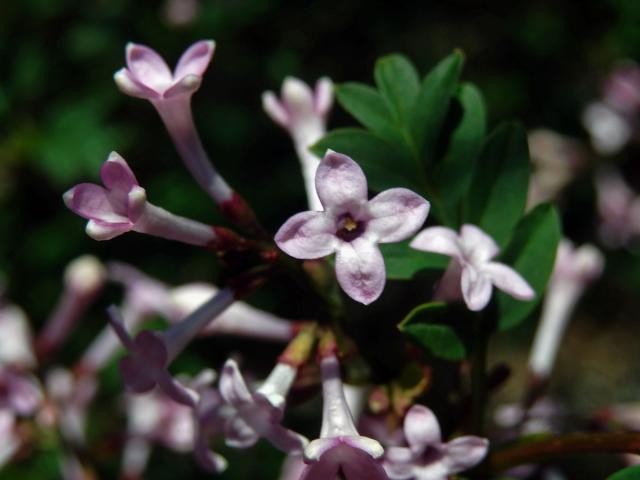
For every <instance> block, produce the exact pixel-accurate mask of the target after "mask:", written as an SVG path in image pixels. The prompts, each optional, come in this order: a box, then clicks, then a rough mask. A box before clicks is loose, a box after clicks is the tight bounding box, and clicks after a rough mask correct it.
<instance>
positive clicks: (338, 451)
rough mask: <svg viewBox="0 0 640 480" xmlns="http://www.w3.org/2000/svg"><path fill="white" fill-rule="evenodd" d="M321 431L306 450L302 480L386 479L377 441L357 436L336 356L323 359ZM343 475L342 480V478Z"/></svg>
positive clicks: (381, 452)
mask: <svg viewBox="0 0 640 480" xmlns="http://www.w3.org/2000/svg"><path fill="white" fill-rule="evenodd" d="M320 368H321V371H322V397H323V406H322V429H321V432H320V438H318V439H316V440H313V441H312V442H311V443H309V445H307V447H306V448H305V450H304V455H305V462H306V463H307V464H308V465H307V467H306V468H305V469H304V471H303V473H302V476H301V477H300V480H335V479H337V478H345V479H346V480H359V479H362V478H367V479H369V480H387V479H388V477H387V474H386V473H385V471H384V469H383V468H382V465H381V464H380V462H379V459H380V458H381V457H382V455H383V454H384V449H383V448H382V445H380V443H378V442H377V441H376V440H374V439H372V438H368V437H363V436H361V435H359V434H358V431H357V430H356V427H355V425H354V423H353V418H352V416H351V412H350V411H349V407H348V406H347V402H346V399H345V396H344V390H343V387H342V380H341V379H340V364H339V363H338V359H337V358H336V357H335V356H334V355H330V356H327V357H325V358H323V359H322V360H321V364H320ZM339 475H341V477H339Z"/></svg>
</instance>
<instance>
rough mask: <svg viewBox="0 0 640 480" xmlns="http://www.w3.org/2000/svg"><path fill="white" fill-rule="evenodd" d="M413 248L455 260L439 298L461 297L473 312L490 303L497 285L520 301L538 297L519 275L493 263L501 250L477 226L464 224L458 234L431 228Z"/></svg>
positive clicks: (439, 228) (503, 265)
mask: <svg viewBox="0 0 640 480" xmlns="http://www.w3.org/2000/svg"><path fill="white" fill-rule="evenodd" d="M410 246H411V247H412V248H415V249H416V250H422V251H424V252H434V253H439V254H442V255H447V256H450V257H452V258H453V260H452V261H451V263H450V264H449V268H448V269H447V271H446V272H445V274H444V277H443V279H442V281H441V282H440V287H439V293H437V294H436V297H437V298H438V299H444V300H454V299H458V298H460V297H461V296H462V297H463V298H464V301H465V303H466V304H467V307H468V308H469V309H470V310H473V311H478V310H482V309H483V308H485V307H486V306H487V304H488V303H489V301H490V300H491V293H492V291H493V287H494V286H495V287H497V288H499V289H500V290H502V291H504V292H506V293H508V294H509V295H511V296H512V297H515V298H517V299H519V300H531V299H532V298H533V297H534V296H535V293H534V291H533V289H532V288H531V286H529V284H528V283H527V282H526V280H525V279H524V278H522V277H521V276H520V274H519V273H518V272H516V271H515V270H514V269H512V268H511V267H509V266H507V265H505V264H503V263H499V262H494V261H492V259H493V258H494V257H495V256H496V255H497V254H498V253H499V252H500V249H499V247H498V245H497V244H496V243H495V241H494V240H493V239H492V238H491V237H490V236H489V235H487V234H486V233H485V232H483V231H482V230H480V228H478V227H476V226H475V225H469V224H465V225H463V226H462V228H461V229H460V234H459V235H458V234H457V233H456V232H455V231H454V230H452V229H450V228H446V227H430V228H427V229H425V230H423V231H421V232H420V233H419V234H418V235H417V236H416V237H415V238H414V239H413V240H412V241H411V244H410Z"/></svg>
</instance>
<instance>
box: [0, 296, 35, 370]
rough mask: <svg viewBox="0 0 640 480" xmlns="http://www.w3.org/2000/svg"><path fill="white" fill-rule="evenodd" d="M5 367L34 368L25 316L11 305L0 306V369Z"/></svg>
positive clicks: (20, 310) (33, 354) (33, 356)
mask: <svg viewBox="0 0 640 480" xmlns="http://www.w3.org/2000/svg"><path fill="white" fill-rule="evenodd" d="M6 366H11V367H17V368H19V369H21V370H28V369H31V368H33V367H35V366H36V356H35V352H34V351H33V341H32V338H31V330H30V328H29V321H28V319H27V316H26V314H25V313H24V311H23V310H22V309H21V308H20V307H18V306H16V305H11V304H5V305H0V368H4V367H6Z"/></svg>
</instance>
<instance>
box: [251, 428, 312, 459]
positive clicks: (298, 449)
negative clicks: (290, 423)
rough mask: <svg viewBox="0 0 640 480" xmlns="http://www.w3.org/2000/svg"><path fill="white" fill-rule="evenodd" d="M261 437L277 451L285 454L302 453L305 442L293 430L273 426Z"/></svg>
mask: <svg viewBox="0 0 640 480" xmlns="http://www.w3.org/2000/svg"><path fill="white" fill-rule="evenodd" d="M262 436H263V437H265V438H266V439H267V440H269V441H270V442H271V444H272V445H273V446H274V447H276V448H277V449H279V450H282V451H283V452H286V453H302V450H303V449H304V447H305V445H306V443H307V440H306V439H305V438H304V437H302V436H301V435H298V434H297V433H296V432H294V431H293V430H289V429H288V428H284V427H283V426H282V425H279V424H274V425H272V426H271V428H270V429H268V430H267V431H266V432H263V433H262Z"/></svg>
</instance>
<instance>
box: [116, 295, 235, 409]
mask: <svg viewBox="0 0 640 480" xmlns="http://www.w3.org/2000/svg"><path fill="white" fill-rule="evenodd" d="M234 300H235V297H234V292H233V290H232V289H230V288H225V289H223V290H221V291H220V292H219V293H218V294H217V295H215V296H214V297H213V298H211V299H210V300H209V301H208V302H206V303H205V304H203V305H202V306H200V307H199V308H198V309H197V310H196V311H194V312H193V313H192V314H191V315H189V316H188V317H187V318H185V319H184V320H182V321H181V322H179V323H175V324H173V325H172V326H171V327H170V328H169V329H168V330H165V331H163V332H162V333H159V332H152V331H149V330H143V331H142V332H140V333H139V334H138V335H137V336H136V338H135V339H133V338H131V336H130V335H129V332H128V331H127V329H126V327H125V325H124V322H123V319H122V317H121V315H120V314H119V312H118V310H117V309H116V308H115V307H111V308H110V309H109V315H110V321H111V326H112V327H113V329H114V330H115V332H116V334H117V335H118V337H119V338H120V341H121V342H122V344H123V345H124V346H125V347H126V348H127V350H128V351H129V354H128V355H127V356H126V357H125V358H123V359H122V360H121V361H120V373H121V375H122V379H123V381H124V384H125V388H126V389H127V390H128V391H130V392H133V393H145V392H148V391H149V390H151V389H152V388H154V387H155V386H156V385H157V386H159V387H160V389H162V390H163V391H164V393H166V394H167V395H169V396H170V397H171V398H173V399H174V400H175V401H177V402H179V403H183V404H185V405H187V406H190V407H194V406H195V405H196V402H197V395H195V392H193V390H191V389H188V388H186V387H185V386H184V385H182V384H181V383H180V382H179V381H177V380H176V379H175V378H173V377H172V376H171V374H170V373H169V371H168V370H167V367H168V365H169V364H170V363H171V362H172V361H173V360H174V359H175V358H176V357H177V356H178V354H180V353H181V352H182V350H183V349H184V348H185V347H186V346H187V344H188V343H189V342H190V341H191V340H193V339H194V338H195V337H196V335H198V333H199V332H200V331H201V330H202V329H203V328H204V327H205V326H206V325H207V324H208V323H209V322H211V321H213V320H214V319H215V318H216V317H217V316H218V315H219V314H220V313H221V312H222V311H224V310H225V309H226V308H227V307H228V306H229V305H231V304H232V303H233V301H234Z"/></svg>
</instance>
